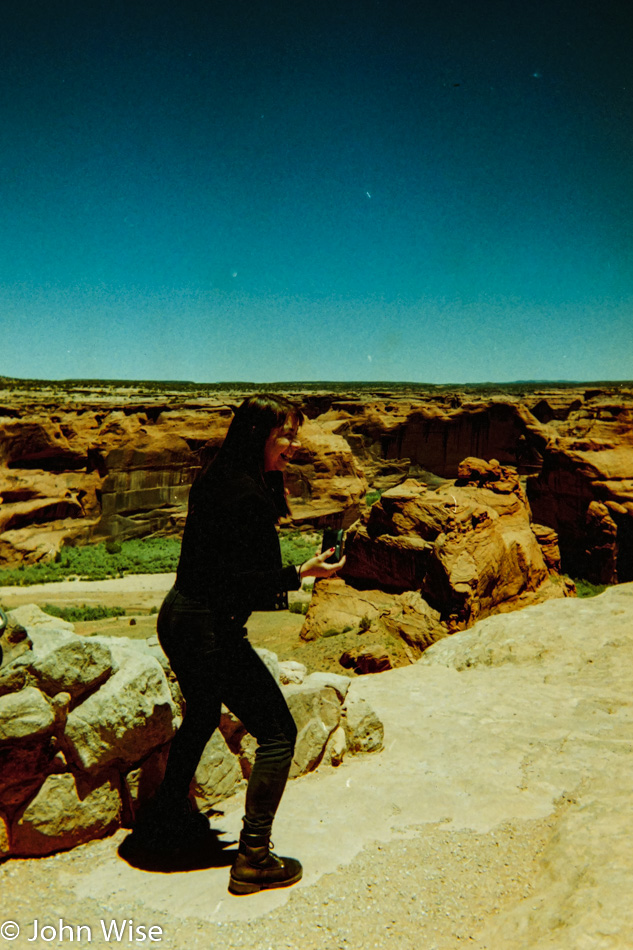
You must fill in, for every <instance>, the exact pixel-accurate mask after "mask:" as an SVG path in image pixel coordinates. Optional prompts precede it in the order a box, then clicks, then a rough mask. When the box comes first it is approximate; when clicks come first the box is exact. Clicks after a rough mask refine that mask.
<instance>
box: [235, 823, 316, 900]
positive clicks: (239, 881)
mask: <svg viewBox="0 0 633 950" xmlns="http://www.w3.org/2000/svg"><path fill="white" fill-rule="evenodd" d="M270 848H271V844H270V835H249V834H246V832H244V831H243V832H242V834H241V835H240V846H239V849H238V852H237V858H236V859H235V864H234V865H233V867H232V868H231V875H230V879H229V891H230V892H231V894H254V893H255V892H256V891H265V890H269V889H270V888H272V887H289V886H290V884H296V883H297V881H300V880H301V875H302V874H303V868H302V867H301V865H300V863H299V862H298V861H297V860H296V859H295V858H280V857H279V856H278V855H276V854H273V852H272V851H271V850H270Z"/></svg>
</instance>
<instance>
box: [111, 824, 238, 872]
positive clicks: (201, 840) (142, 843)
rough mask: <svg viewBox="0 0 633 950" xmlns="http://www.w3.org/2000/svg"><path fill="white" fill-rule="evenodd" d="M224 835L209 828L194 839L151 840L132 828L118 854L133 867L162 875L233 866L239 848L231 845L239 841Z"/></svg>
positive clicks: (164, 838) (167, 838) (220, 831)
mask: <svg viewBox="0 0 633 950" xmlns="http://www.w3.org/2000/svg"><path fill="white" fill-rule="evenodd" d="M222 834H224V832H223V831H222V830H217V829H212V828H211V827H209V828H208V829H207V830H204V829H203V830H202V831H201V832H198V834H197V835H196V837H195V840H193V841H177V842H174V841H173V840H170V839H169V836H165V837H163V838H161V837H160V836H158V837H156V838H154V839H153V840H150V839H148V837H147V836H144V835H142V834H140V833H139V832H137V831H134V830H133V831H131V832H130V834H129V835H128V836H127V837H126V838H124V839H123V841H122V842H121V844H120V845H119V848H118V854H119V857H120V858H122V859H123V860H124V861H125V862H126V863H127V864H129V865H131V867H135V868H139V869H140V870H141V871H153V872H156V873H160V874H173V873H176V872H182V871H202V870H205V869H207V868H222V867H230V866H232V864H233V862H234V861H235V858H236V857H237V849H236V848H234V847H232V846H235V845H236V844H237V841H235V840H233V841H221V840H220V835H222ZM229 848H231V850H228V849H229Z"/></svg>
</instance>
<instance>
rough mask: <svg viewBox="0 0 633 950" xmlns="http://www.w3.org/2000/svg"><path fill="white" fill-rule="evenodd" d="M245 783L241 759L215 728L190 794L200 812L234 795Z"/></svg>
mask: <svg viewBox="0 0 633 950" xmlns="http://www.w3.org/2000/svg"><path fill="white" fill-rule="evenodd" d="M241 783H242V769H241V768H240V762H239V758H238V757H237V756H236V755H235V754H234V753H233V752H231V750H230V749H229V747H228V746H227V744H226V742H225V740H224V737H223V736H222V733H221V732H220V731H219V730H218V729H216V731H215V732H214V733H213V735H212V736H211V738H210V739H209V741H208V742H207V744H206V746H205V748H204V752H203V753H202V758H201V759H200V762H199V764H198V768H197V769H196V774H195V776H194V779H193V782H192V785H191V791H192V793H193V796H194V799H195V802H196V805H197V806H198V809H199V810H200V811H207V810H208V809H210V808H211V806H212V805H215V804H216V802H219V801H221V800H222V799H223V798H228V797H229V795H232V794H233V793H234V792H235V791H236V790H237V789H238V788H239V786H240V785H241Z"/></svg>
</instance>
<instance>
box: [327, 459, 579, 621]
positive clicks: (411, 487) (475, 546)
mask: <svg viewBox="0 0 633 950" xmlns="http://www.w3.org/2000/svg"><path fill="white" fill-rule="evenodd" d="M473 461H475V460H472V459H471V460H469V463H470V467H472V463H473ZM476 461H478V463H480V465H479V468H480V469H481V468H482V467H483V466H486V463H485V462H483V461H481V460H476ZM468 470H469V465H465V466H464V467H463V468H462V472H461V473H462V476H463V477H462V478H461V479H457V480H456V481H455V482H454V483H449V484H446V485H444V486H442V487H441V488H439V489H436V490H430V489H428V488H426V487H425V486H424V485H420V484H419V483H417V482H416V481H414V480H408V481H407V482H405V483H404V484H403V485H400V486H398V488H394V489H390V490H389V491H388V492H385V493H384V494H383V496H382V498H381V499H380V501H379V502H378V503H376V504H375V505H374V506H373V507H372V508H371V510H370V512H369V513H368V514H367V515H366V516H365V517H364V518H363V519H361V521H360V522H358V523H357V524H356V525H355V526H354V527H353V528H352V529H351V530H350V532H349V534H348V538H347V544H346V555H347V563H346V565H345V568H344V575H343V576H344V577H345V579H347V580H349V581H350V582H351V583H352V584H354V585H355V586H360V585H362V586H365V585H369V584H374V585H377V584H378V583H380V584H381V586H382V587H386V588H391V589H393V590H400V591H402V590H411V591H416V590H417V591H420V593H421V594H422V596H423V597H424V599H425V600H426V601H427V602H428V603H429V604H430V605H431V606H432V607H433V608H434V609H435V610H437V611H438V612H439V614H440V615H441V619H442V621H443V622H444V623H445V624H446V625H447V628H448V630H449V631H454V630H461V629H465V627H468V626H471V625H472V624H473V623H474V622H475V621H476V620H478V619H479V618H481V617H485V616H487V615H488V614H490V613H494V612H495V611H497V610H500V609H502V610H512V609H516V608H518V607H522V606H527V605H528V604H530V603H538V602H539V601H541V600H545V599H548V598H549V597H562V596H565V594H566V589H565V586H564V584H563V582H562V580H561V578H560V576H559V575H558V574H557V573H556V571H555V570H554V569H553V567H552V565H555V563H556V558H555V554H554V552H553V551H552V539H551V536H550V535H549V533H547V532H546V538H547V541H548V561H549V565H550V566H549V567H548V563H546V560H545V557H544V555H543V550H542V545H541V543H540V542H541V541H542V540H543V535H542V534H541V535H539V536H537V534H535V532H534V531H533V530H532V524H531V521H530V515H529V510H528V507H527V504H526V501H525V498H524V495H523V492H522V489H521V486H520V484H519V481H518V479H517V477H516V475H515V474H513V472H512V471H511V470H509V469H507V468H503V467H501V466H499V465H498V463H494V464H492V465H491V467H490V468H489V470H488V473H487V476H486V478H485V479H484V480H483V481H482V478H481V472H480V471H478V472H477V473H476V475H475V476H473V474H472V471H471V472H470V474H468ZM491 472H492V473H493V474H492V475H491Z"/></svg>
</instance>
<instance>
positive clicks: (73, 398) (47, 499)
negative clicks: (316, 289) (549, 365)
mask: <svg viewBox="0 0 633 950" xmlns="http://www.w3.org/2000/svg"><path fill="white" fill-rule="evenodd" d="M252 388H253V387H251V388H250V389H249V387H247V386H237V385H236V386H234V387H230V386H228V385H227V386H226V387H224V388H222V387H213V386H207V387H204V386H199V387H196V386H193V385H192V384H187V385H186V386H185V385H182V384H160V385H158V384H141V383H138V384H137V383H135V384H122V383H121V384H105V383H97V382H94V383H81V384H80V383H68V384H59V383H27V382H24V381H16V380H7V379H3V380H0V498H1V503H0V561H1V562H2V563H3V564H4V565H5V566H18V565H19V564H23V563H34V562H37V561H40V560H46V559H50V558H52V557H54V556H55V555H56V553H57V552H58V551H59V549H60V547H61V546H62V545H64V544H85V543H91V542H95V541H102V540H107V539H111V538H114V539H119V540H121V539H126V538H131V537H151V536H156V535H170V534H171V535H178V534H179V532H180V531H181V530H182V526H183V523H184V518H185V515H186V504H187V497H188V491H189V487H190V485H191V483H192V481H193V478H194V477H195V474H196V472H197V471H198V469H199V468H200V465H201V460H202V458H203V457H204V456H205V454H207V453H211V454H212V453H213V452H215V451H216V450H217V447H218V446H219V444H220V443H221V441H222V439H223V437H224V434H225V432H226V430H227V428H228V425H229V422H230V419H231V417H232V413H233V410H234V408H235V407H236V406H237V405H238V404H239V403H240V402H241V400H242V398H244V396H245V395H247V394H248V392H249V391H251V389H252ZM262 388H267V387H262ZM268 388H271V387H268ZM276 388H277V389H278V390H281V389H282V388H283V391H284V393H285V394H287V395H289V396H290V397H291V398H294V399H295V400H296V401H297V402H298V403H299V404H300V405H301V406H302V408H303V409H304V411H305V413H306V423H305V425H304V426H303V428H302V431H301V442H302V447H301V450H300V451H299V452H298V453H297V456H296V458H295V460H294V462H293V464H292V465H291V466H290V467H289V470H288V477H287V484H288V489H289V493H290V504H291V509H292V519H293V523H294V525H295V526H297V527H301V526H315V527H323V526H325V525H328V524H330V525H337V526H342V527H345V528H348V527H349V526H350V525H352V524H353V523H354V522H356V521H357V519H358V518H359V516H360V514H361V513H363V511H365V510H366V507H367V505H366V501H368V500H372V499H375V498H377V497H379V494H380V493H382V492H384V491H386V490H389V489H392V488H394V487H396V486H397V485H400V484H402V483H404V482H405V481H406V480H407V479H408V478H414V479H416V480H417V481H418V482H419V483H421V484H423V485H426V486H427V487H430V488H438V487H440V486H442V485H443V484H445V483H446V482H447V480H450V479H457V478H458V475H459V466H460V464H461V463H462V462H463V461H464V460H465V459H467V458H469V457H474V458H476V459H479V460H485V461H487V462H489V463H496V464H497V465H500V466H502V467H506V468H510V469H511V470H513V472H514V473H516V476H518V478H519V479H520V481H521V484H522V486H523V488H524V491H525V495H526V498H527V502H528V504H529V508H530V511H531V518H532V521H533V522H534V523H535V524H536V525H539V526H544V528H546V529H552V530H553V531H554V532H556V534H557V535H558V543H559V548H560V560H561V568H562V571H563V572H565V573H567V574H569V575H571V576H573V577H583V578H586V579H588V580H591V581H594V582H596V583H617V582H624V581H630V580H632V579H633V385H631V384H630V383H603V384H595V385H594V384H591V385H588V384H587V385H571V384H569V385H559V386H557V385H555V384H512V385H508V386H505V387H504V386H501V385H500V386H497V387H493V386H481V387H475V386H471V387H461V388H460V387H448V386H447V387H440V386H435V387H432V386H418V387H416V386H406V385H404V384H373V385H370V384H363V385H360V384H349V386H347V387H343V386H342V385H339V384H331V385H329V384H314V385H308V384H305V385H300V384H288V385H287V386H285V387H282V386H281V385H279V386H277V387H276Z"/></svg>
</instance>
